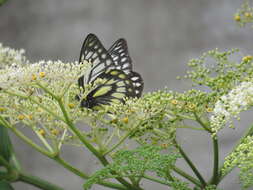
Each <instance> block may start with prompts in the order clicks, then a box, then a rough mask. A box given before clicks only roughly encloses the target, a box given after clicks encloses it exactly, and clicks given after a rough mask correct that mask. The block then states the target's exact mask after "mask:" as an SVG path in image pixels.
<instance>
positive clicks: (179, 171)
mask: <svg viewBox="0 0 253 190" xmlns="http://www.w3.org/2000/svg"><path fill="white" fill-rule="evenodd" d="M173 171H174V172H176V173H177V174H179V175H181V176H182V177H184V178H185V179H188V180H189V181H191V182H192V183H193V184H195V185H197V186H199V187H201V183H200V182H199V181H198V180H197V179H195V178H194V177H192V176H191V175H189V174H187V173H186V172H184V171H183V170H181V169H179V168H178V167H174V168H173Z"/></svg>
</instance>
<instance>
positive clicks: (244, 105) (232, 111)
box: [211, 82, 253, 133]
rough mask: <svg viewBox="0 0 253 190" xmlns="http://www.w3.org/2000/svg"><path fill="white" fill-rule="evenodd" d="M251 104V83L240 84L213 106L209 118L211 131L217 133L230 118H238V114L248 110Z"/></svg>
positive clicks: (252, 90) (252, 98)
mask: <svg viewBox="0 0 253 190" xmlns="http://www.w3.org/2000/svg"><path fill="white" fill-rule="evenodd" d="M252 102H253V82H242V83H241V84H240V85H239V86H237V87H236V88H234V89H233V90H231V91H230V92H229V93H228V94H227V95H224V96H222V97H221V98H220V100H219V101H218V102H217V103H216V104H215V107H214V112H213V113H214V114H213V115H212V116H211V127H212V130H213V131H214V132H215V133H217V132H218V131H219V130H220V129H222V128H223V127H224V126H225V125H226V123H227V122H229V121H230V120H231V119H232V117H238V115H239V114H240V112H242V111H244V110H246V109H248V107H249V106H250V105H251V104H252Z"/></svg>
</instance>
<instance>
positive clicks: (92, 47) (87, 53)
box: [78, 34, 114, 87]
mask: <svg viewBox="0 0 253 190" xmlns="http://www.w3.org/2000/svg"><path fill="white" fill-rule="evenodd" d="M84 60H85V61H88V62H90V63H91V64H92V65H91V69H90V71H89V75H88V76H87V80H86V81H85V78H84V76H82V77H80V78H79V80H78V84H79V86H81V87H84V84H85V83H89V82H91V81H93V80H94V79H95V78H96V77H97V76H98V75H99V74H101V73H103V72H104V71H105V70H107V69H108V68H109V67H111V66H112V65H113V64H114V63H113V60H112V57H111V56H110V54H109V53H108V52H107V50H106V49H105V48H104V47H103V45H102V43H101V42H100V41H99V39H98V38H97V37H96V36H95V35H94V34H89V35H88V36H87V37H86V39H85V41H84V43H83V46H82V49H81V53H80V58H79V62H80V63H83V62H84ZM113 68H114V67H113Z"/></svg>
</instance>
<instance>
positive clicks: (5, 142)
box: [0, 125, 13, 162]
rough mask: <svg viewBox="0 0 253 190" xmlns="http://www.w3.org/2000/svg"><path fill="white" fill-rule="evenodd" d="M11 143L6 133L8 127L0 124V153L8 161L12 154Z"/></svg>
mask: <svg viewBox="0 0 253 190" xmlns="http://www.w3.org/2000/svg"><path fill="white" fill-rule="evenodd" d="M12 152H13V149H12V144H11V140H10V137H9V135H8V129H7V128H6V127H4V126H2V125H0V155H1V156H2V157H3V158H4V159H5V160H6V161H8V162H9V161H10V159H11V156H12Z"/></svg>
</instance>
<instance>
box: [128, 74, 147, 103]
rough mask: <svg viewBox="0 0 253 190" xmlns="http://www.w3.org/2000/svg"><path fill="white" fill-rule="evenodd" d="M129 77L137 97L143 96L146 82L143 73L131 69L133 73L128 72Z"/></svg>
mask: <svg viewBox="0 0 253 190" xmlns="http://www.w3.org/2000/svg"><path fill="white" fill-rule="evenodd" d="M128 77H129V79H130V80H131V82H132V84H133V87H134V92H135V97H137V98H139V97H141V94H142V91H143V87H144V82H143V79H142V77H141V75H140V74H139V73H137V72H134V71H131V73H130V74H128Z"/></svg>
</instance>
